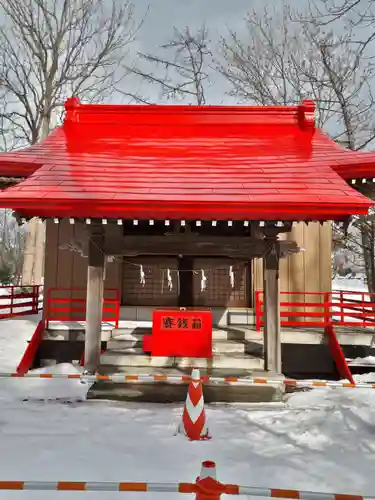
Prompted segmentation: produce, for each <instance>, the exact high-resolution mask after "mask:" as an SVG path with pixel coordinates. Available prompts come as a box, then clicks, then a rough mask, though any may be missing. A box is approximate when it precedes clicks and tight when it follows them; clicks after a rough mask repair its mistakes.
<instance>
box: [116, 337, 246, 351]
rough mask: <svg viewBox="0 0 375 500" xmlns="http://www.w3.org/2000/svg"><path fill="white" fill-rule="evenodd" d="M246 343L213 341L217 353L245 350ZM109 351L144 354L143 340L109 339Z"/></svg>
mask: <svg viewBox="0 0 375 500" xmlns="http://www.w3.org/2000/svg"><path fill="white" fill-rule="evenodd" d="M245 347H246V346H245V343H244V342H243V341H241V342H235V341H233V340H227V341H225V340H223V341H216V340H215V341H214V342H213V352H215V353H217V354H227V353H228V354H229V353H242V354H244V352H245ZM107 350H108V351H112V350H115V351H119V352H123V353H125V354H126V353H137V354H142V353H143V349H142V341H141V340H140V339H139V340H109V341H108V342H107Z"/></svg>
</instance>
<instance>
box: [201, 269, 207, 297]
mask: <svg viewBox="0 0 375 500" xmlns="http://www.w3.org/2000/svg"><path fill="white" fill-rule="evenodd" d="M206 288H207V277H206V275H205V274H204V269H201V292H204V291H205V290H206Z"/></svg>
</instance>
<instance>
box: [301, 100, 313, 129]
mask: <svg viewBox="0 0 375 500" xmlns="http://www.w3.org/2000/svg"><path fill="white" fill-rule="evenodd" d="M298 122H299V126H300V127H301V129H302V130H311V131H313V130H314V129H315V103H314V101H312V100H311V99H305V100H303V101H302V102H301V104H300V105H299V106H298Z"/></svg>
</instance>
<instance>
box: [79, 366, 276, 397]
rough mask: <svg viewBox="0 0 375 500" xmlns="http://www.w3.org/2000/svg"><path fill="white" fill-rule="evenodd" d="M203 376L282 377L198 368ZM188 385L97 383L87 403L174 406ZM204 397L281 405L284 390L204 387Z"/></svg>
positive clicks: (148, 371)
mask: <svg viewBox="0 0 375 500" xmlns="http://www.w3.org/2000/svg"><path fill="white" fill-rule="evenodd" d="M100 372H101V374H102V375H116V374H117V375H118V374H120V375H169V376H173V375H174V376H182V375H190V374H191V369H190V368H185V369H183V368H179V369H178V368H168V367H135V368H134V367H131V366H120V367H116V366H110V365H106V366H101V369H100ZM200 373H201V375H202V376H204V375H210V376H211V377H251V376H252V377H255V378H272V379H273V380H274V379H276V380H279V379H282V378H283V377H282V376H275V375H272V374H270V373H267V372H265V371H263V370H254V371H249V370H244V369H238V368H236V369H233V368H232V369H223V368H214V369H207V368H201V369H200ZM186 394H187V384H186V383H181V384H176V383H173V382H172V383H168V382H156V383H150V382H145V381H140V382H134V383H132V382H127V383H121V382H120V383H112V382H96V383H95V384H94V385H93V386H92V387H91V388H90V391H89V393H88V398H89V399H107V400H114V401H133V402H151V403H175V402H184V401H185V400H186ZM203 394H204V399H205V403H206V404H209V403H231V402H243V403H249V402H269V401H280V400H282V398H283V394H284V387H283V386H279V387H276V386H271V385H258V386H249V385H241V384H238V385H236V384H228V385H216V384H204V386H203Z"/></svg>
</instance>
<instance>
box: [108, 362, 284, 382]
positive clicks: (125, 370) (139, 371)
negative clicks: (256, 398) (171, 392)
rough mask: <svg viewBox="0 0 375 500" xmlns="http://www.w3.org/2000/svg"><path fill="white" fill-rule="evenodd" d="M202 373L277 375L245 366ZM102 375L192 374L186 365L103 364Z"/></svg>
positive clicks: (202, 369)
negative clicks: (183, 366)
mask: <svg viewBox="0 0 375 500" xmlns="http://www.w3.org/2000/svg"><path fill="white" fill-rule="evenodd" d="M199 371H200V374H201V375H202V376H204V375H209V376H210V377H241V378H246V377H251V376H253V377H255V378H267V377H268V378H272V379H274V378H275V377H276V376H275V377H274V376H273V375H270V374H269V373H268V372H266V371H264V370H263V369H261V370H258V369H257V370H246V369H243V368H234V369H233V368H213V369H212V368H207V367H206V368H203V367H202V368H200V369H199ZM100 374H101V375H118V374H120V375H170V376H172V375H175V376H181V375H190V374H191V368H189V367H186V368H182V367H179V368H177V367H173V368H171V367H168V366H138V367H134V366H112V365H102V366H101V367H100Z"/></svg>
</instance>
